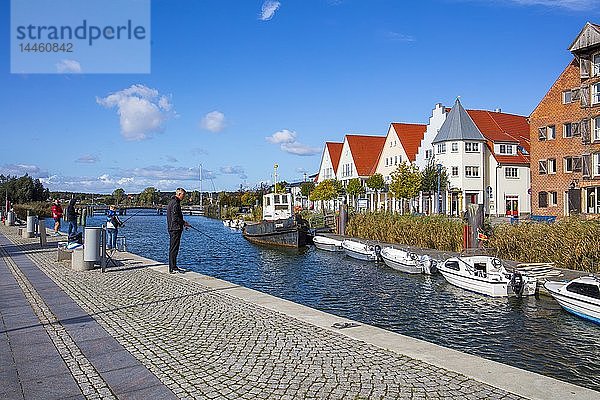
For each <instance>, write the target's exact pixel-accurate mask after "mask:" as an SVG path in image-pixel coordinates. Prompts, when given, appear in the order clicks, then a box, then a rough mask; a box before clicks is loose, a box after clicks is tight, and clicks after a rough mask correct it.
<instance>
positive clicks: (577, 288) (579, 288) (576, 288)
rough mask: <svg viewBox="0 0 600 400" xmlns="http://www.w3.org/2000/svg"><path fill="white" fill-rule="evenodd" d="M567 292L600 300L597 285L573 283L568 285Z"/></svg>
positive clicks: (599, 291)
mask: <svg viewBox="0 0 600 400" xmlns="http://www.w3.org/2000/svg"><path fill="white" fill-rule="evenodd" d="M567 292H571V293H575V294H579V295H582V296H586V297H591V298H594V299H600V290H599V289H598V286H597V285H591V284H589V283H581V282H573V283H569V284H568V285H567Z"/></svg>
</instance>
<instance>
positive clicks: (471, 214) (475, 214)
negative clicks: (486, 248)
mask: <svg viewBox="0 0 600 400" xmlns="http://www.w3.org/2000/svg"><path fill="white" fill-rule="evenodd" d="M467 218H468V220H469V226H470V228H471V232H470V236H471V246H472V247H479V246H478V244H479V241H478V237H477V235H478V232H479V230H481V229H482V228H483V205H481V204H469V206H468V207H467Z"/></svg>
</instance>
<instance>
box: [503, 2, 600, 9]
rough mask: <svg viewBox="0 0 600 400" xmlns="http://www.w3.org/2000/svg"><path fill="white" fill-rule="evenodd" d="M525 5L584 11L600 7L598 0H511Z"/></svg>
mask: <svg viewBox="0 0 600 400" xmlns="http://www.w3.org/2000/svg"><path fill="white" fill-rule="evenodd" d="M509 1H511V2H513V3H517V4H520V5H524V6H532V5H535V6H546V7H556V8H566V9H570V10H577V11H584V10H591V9H594V8H598V3H597V1H596V0H509Z"/></svg>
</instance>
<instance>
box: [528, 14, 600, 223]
mask: <svg viewBox="0 0 600 400" xmlns="http://www.w3.org/2000/svg"><path fill="white" fill-rule="evenodd" d="M569 51H570V52H571V53H572V54H573V60H572V61H571V62H570V63H569V65H567V67H566V68H565V70H564V71H563V72H562V73H561V75H560V76H559V77H558V79H557V80H556V82H554V84H553V85H552V87H551V88H550V90H549V91H548V93H546V95H545V96H544V97H543V99H542V100H541V102H540V103H539V104H538V106H537V107H536V108H535V110H533V112H532V113H531V116H530V118H529V122H530V128H531V192H532V193H531V199H532V213H533V214H537V215H554V216H563V215H569V214H572V213H584V214H600V26H599V25H596V24H592V23H589V22H588V23H587V24H586V25H585V26H584V27H583V29H582V30H581V32H580V33H579V35H578V36H577V38H576V39H575V41H574V42H573V43H572V44H571V46H570V47H569Z"/></svg>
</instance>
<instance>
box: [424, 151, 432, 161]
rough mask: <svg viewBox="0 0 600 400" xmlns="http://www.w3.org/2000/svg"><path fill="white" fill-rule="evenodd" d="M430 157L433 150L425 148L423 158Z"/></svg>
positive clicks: (427, 158)
mask: <svg viewBox="0 0 600 400" xmlns="http://www.w3.org/2000/svg"><path fill="white" fill-rule="evenodd" d="M431 157H433V150H425V159H426V160H429V159H430V158H431Z"/></svg>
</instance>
